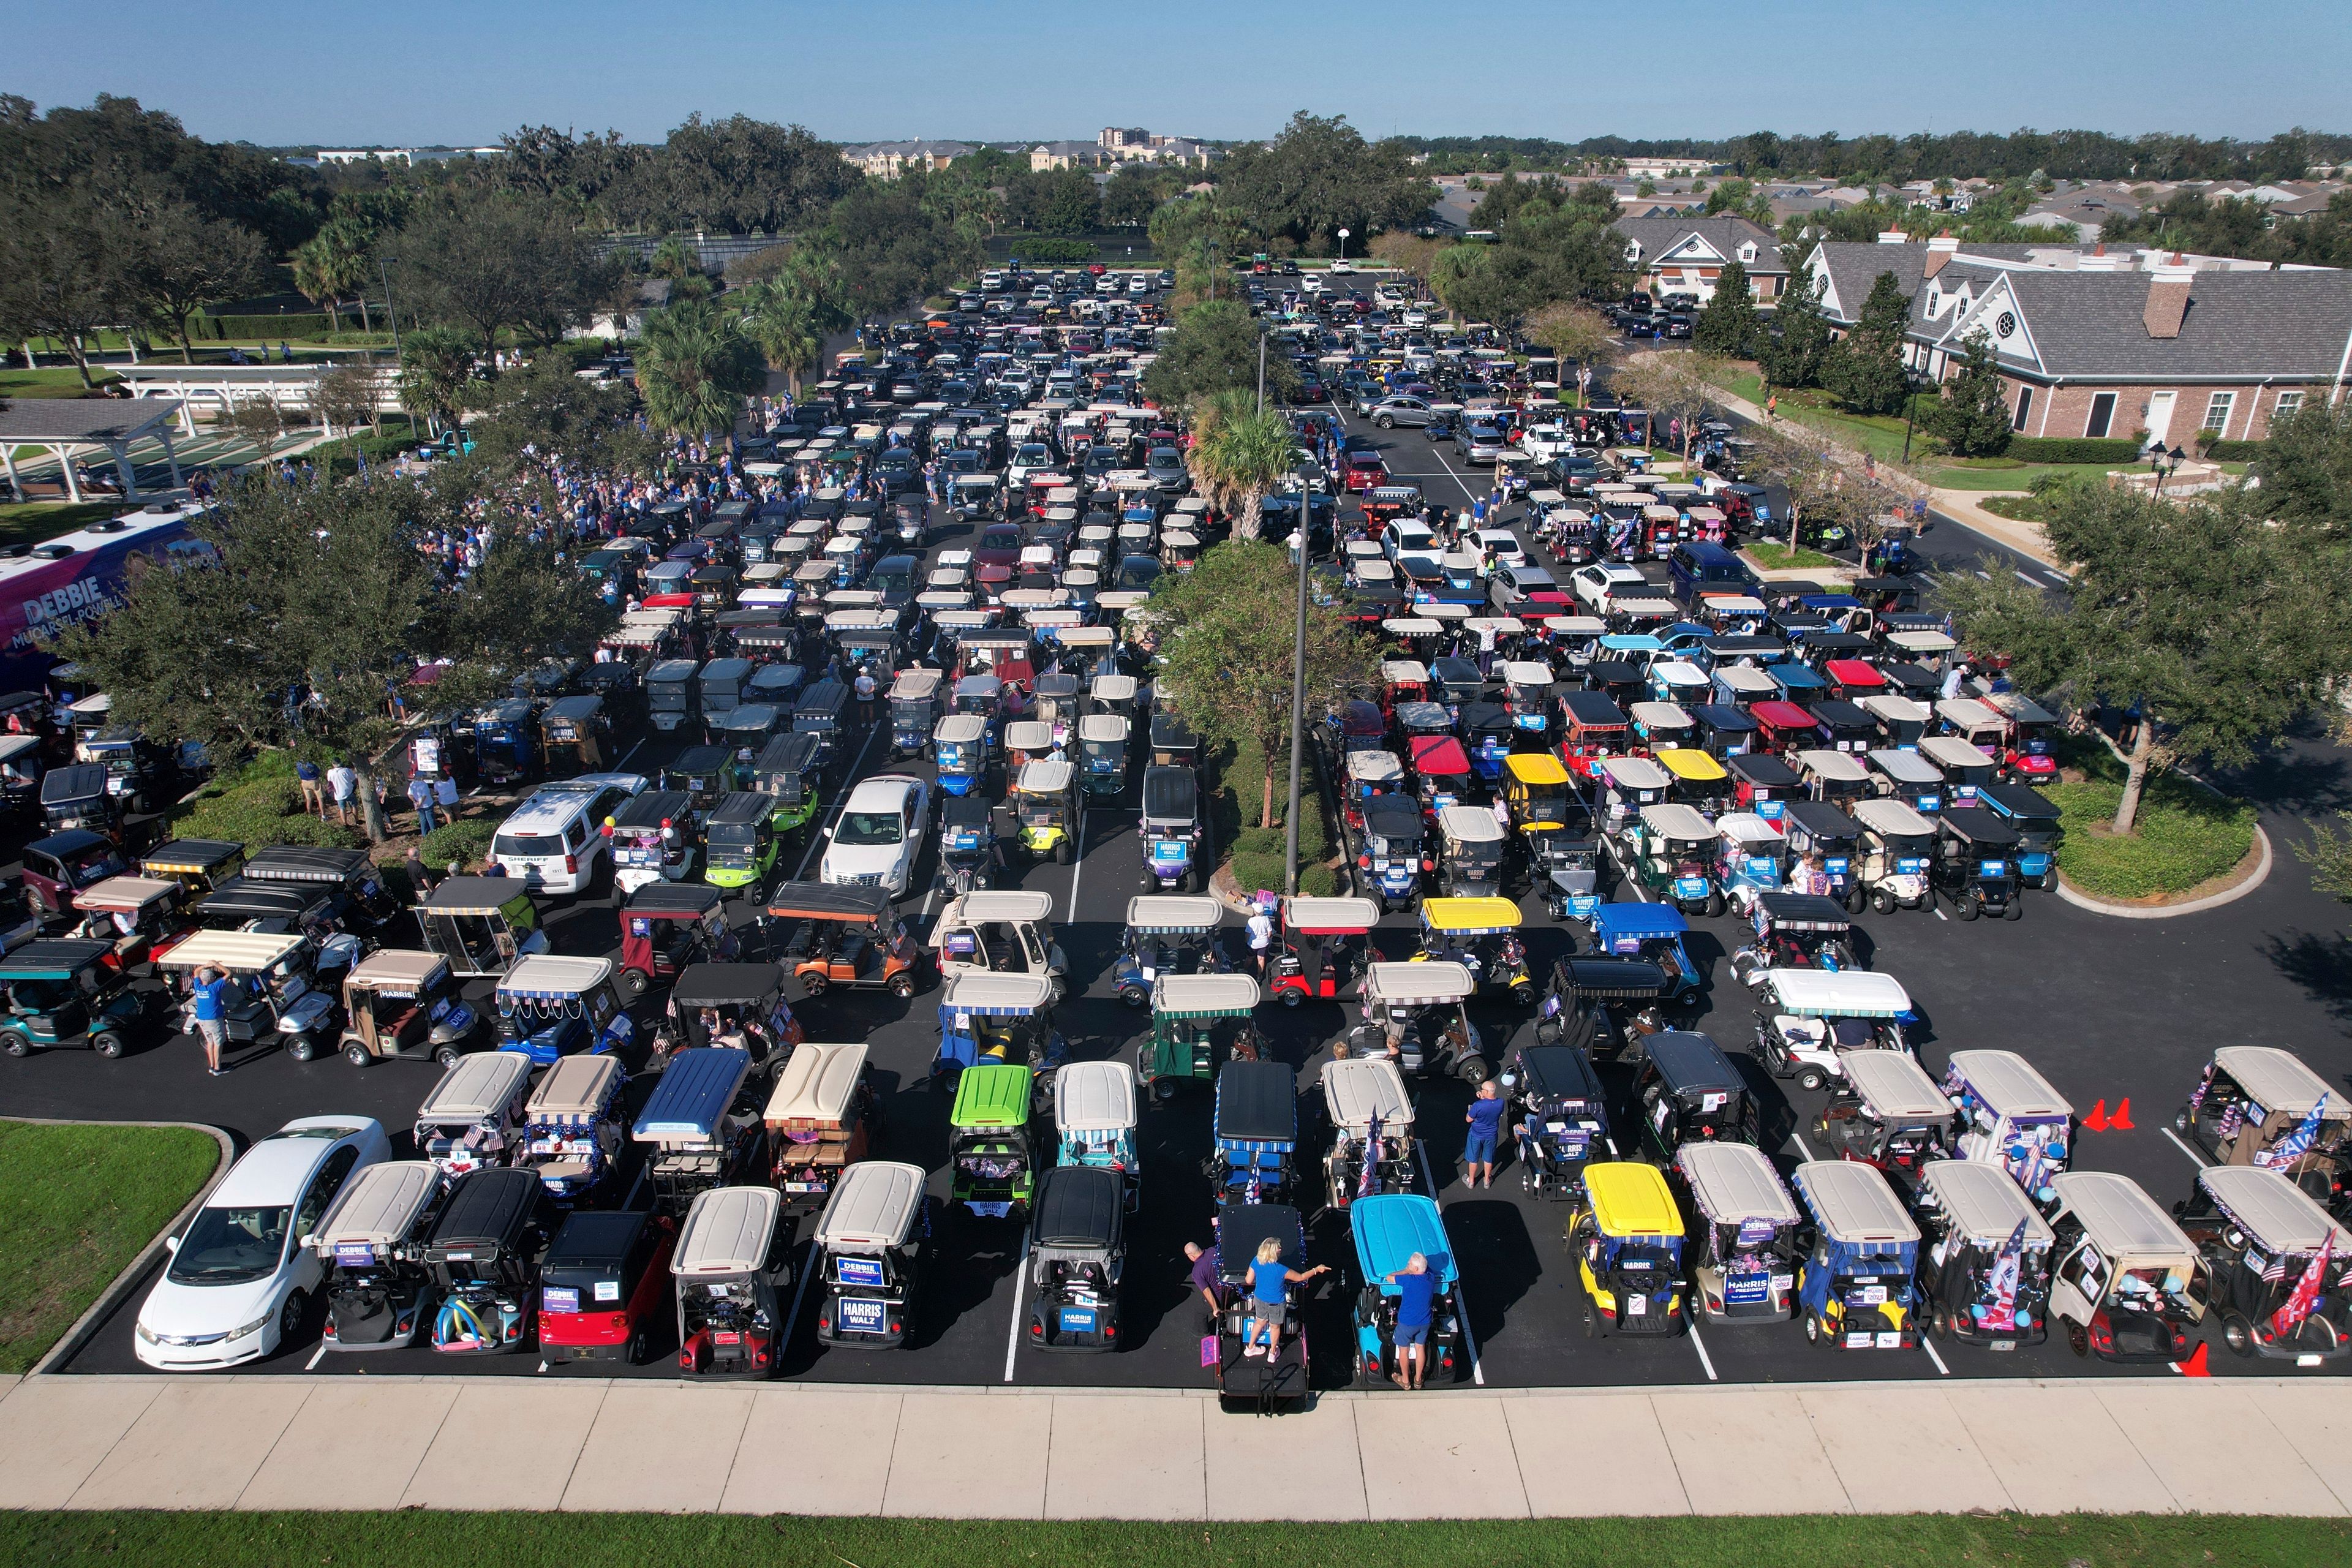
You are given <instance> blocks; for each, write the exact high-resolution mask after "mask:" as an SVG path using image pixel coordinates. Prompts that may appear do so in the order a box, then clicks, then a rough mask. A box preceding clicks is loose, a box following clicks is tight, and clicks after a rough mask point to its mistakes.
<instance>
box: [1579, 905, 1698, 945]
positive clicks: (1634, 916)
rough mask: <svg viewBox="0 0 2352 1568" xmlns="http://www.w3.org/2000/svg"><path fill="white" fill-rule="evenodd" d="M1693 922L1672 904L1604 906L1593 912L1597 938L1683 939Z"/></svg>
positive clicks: (1593, 931) (1594, 933)
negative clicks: (1666, 937)
mask: <svg viewBox="0 0 2352 1568" xmlns="http://www.w3.org/2000/svg"><path fill="white" fill-rule="evenodd" d="M1689 931H1690V921H1688V920H1686V919H1685V918H1684V916H1683V912H1682V910H1678V909H1675V907H1674V906H1673V905H1672V904H1603V905H1601V907H1600V908H1599V909H1597V910H1593V911H1592V933H1593V935H1594V936H1595V937H1600V938H1602V939H1604V940H1605V939H1606V938H1609V937H1621V936H1630V937H1664V936H1676V937H1678V936H1684V935H1687V934H1688V933H1689Z"/></svg>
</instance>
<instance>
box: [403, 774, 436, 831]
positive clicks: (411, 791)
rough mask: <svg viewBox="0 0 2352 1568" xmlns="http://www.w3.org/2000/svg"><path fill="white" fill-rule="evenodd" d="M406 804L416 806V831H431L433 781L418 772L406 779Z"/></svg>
mask: <svg viewBox="0 0 2352 1568" xmlns="http://www.w3.org/2000/svg"><path fill="white" fill-rule="evenodd" d="M408 804H409V805H413V806H415V808H416V831H417V833H418V834H419V835H420V836H421V835H424V834H428V833H431V832H432V831H433V826H434V824H433V781H432V780H431V779H428V778H426V777H425V775H424V774H422V773H419V774H417V775H416V777H415V778H413V779H410V780H409V781H408Z"/></svg>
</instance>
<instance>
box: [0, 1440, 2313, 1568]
mask: <svg viewBox="0 0 2352 1568" xmlns="http://www.w3.org/2000/svg"><path fill="white" fill-rule="evenodd" d="M669 1462H672V1463H677V1464H692V1463H694V1462H695V1461H694V1457H693V1456H692V1455H690V1454H686V1455H676V1456H672V1458H671V1459H670V1461H669ZM792 1462H793V1459H792V1457H791V1456H790V1455H785V1454H780V1455H778V1456H777V1457H776V1463H778V1464H779V1465H790V1464H791V1463H792ZM1592 1502H1593V1506H1594V1507H1596V1508H1602V1507H1606V1506H1608V1502H1609V1500H1608V1499H1607V1498H1605V1497H1601V1496H1596V1497H1594V1498H1593V1500H1592ZM2217 1524H2218V1527H2217ZM2348 1552H2352V1522H2347V1521H2344V1520H2331V1519H2274V1518H2264V1517H2248V1518H2233V1519H2231V1520H2228V1521H2213V1520H2210V1519H2198V1518H2182V1517H2178V1516H2168V1515H2164V1516H2159V1515H2145V1514H2125V1515H2100V1514H2073V1515H2064V1516H2058V1517H2039V1518H2036V1517H2028V1516H2024V1515H2020V1514H1997V1515H1983V1514H1979V1515H1954V1516H1941V1515H1935V1516H1918V1515H1891V1516H1884V1517H1873V1516H1868V1515H1864V1516H1859V1517H1853V1516H1845V1517H1837V1518H1822V1517H1819V1516H1806V1515H1798V1516H1794V1517H1788V1518H1754V1519H1607V1518H1601V1519H1580V1520H1556V1519H1541V1520H1508V1521H1483V1520H1433V1521H1425V1522H1416V1523H1409V1524H1408V1523H1385V1524H1304V1523H1297V1522H1287V1523H1284V1524H1282V1525H1281V1526H1279V1527H1278V1528H1276V1527H1271V1526H1269V1525H1267V1524H1265V1523H1263V1522H1255V1523H1254V1522H1243V1521H1235V1522H1231V1523H1216V1524H1202V1523H1190V1524H1143V1523H1119V1522H1113V1521H1086V1522H1060V1521H1054V1522H1034V1521H1024V1522H1020V1523H999V1522H982V1521H951V1520H915V1519H907V1520H898V1519H794V1518H761V1517H756V1516H744V1515H719V1516H716V1517H713V1516H709V1515H704V1516H682V1515H676V1514H581V1513H565V1514H541V1513H462V1514H461V1513H422V1512H415V1511H404V1512H398V1513H200V1512H172V1513H166V1512H148V1511H141V1512H98V1511H93V1512H86V1513H0V1560H5V1561H7V1562H10V1563H85V1562H86V1563H100V1562H108V1563H123V1562H138V1561H141V1560H146V1561H151V1562H158V1563H204V1564H205V1565H206V1568H241V1565H243V1564H247V1563H250V1564H253V1565H254V1568H279V1565H280V1564H284V1563H332V1564H333V1565H334V1568H378V1565H381V1568H439V1565H440V1564H444V1563H446V1564H450V1565H451V1568H460V1565H462V1568H474V1565H475V1564H477V1563H484V1562H491V1563H499V1564H501V1565H503V1568H542V1565H544V1568H608V1565H609V1568H640V1565H642V1564H644V1563H656V1562H657V1563H664V1564H667V1565H668V1568H699V1565H700V1564H704V1563H709V1564H711V1565H713V1568H744V1565H746V1564H751V1563H790V1564H792V1565H793V1568H812V1565H823V1568H831V1565H832V1564H834V1563H846V1564H848V1565H849V1568H992V1565H994V1564H1000V1563H1029V1562H1037V1563H1053V1564H1054V1565H1055V1568H1094V1565H1096V1564H1102V1565H1103V1568H1114V1565H1115V1568H1162V1565H1167V1568H1180V1565H1181V1568H1290V1565H1291V1564H1298V1565H1300V1568H1308V1565H1316V1568H1320V1565H1321V1564H1324V1563H1329V1562H1330V1561H1332V1560H1333V1559H1334V1558H1335V1557H1339V1556H1343V1555H1344V1556H1348V1557H1366V1558H1370V1559H1375V1560H1378V1561H1380V1562H1381V1563H1386V1564H1388V1565H1389V1568H1418V1565H1420V1564H1423V1563H1426V1564H1431V1565H1433V1568H1435V1565H1439V1564H1443V1565H1444V1568H1453V1565H1454V1564H1457V1563H1479V1564H1482V1565H1486V1568H1519V1565H1521V1564H1527V1565H1530V1568H1532V1565H1535V1564H1541V1565H1543V1568H1584V1565H1587V1564H1591V1565H1593V1568H1601V1565H1603V1564H1606V1565H1608V1568H1616V1565H1618V1564H1622V1563H1628V1562H1643V1563H1697V1562H1709V1561H1715V1560H1717V1559H1718V1558H1723V1559H1736V1560H1737V1561H1738V1563H1740V1564H1741V1568H1820V1564H1822V1563H1897V1562H1902V1563H1921V1564H1926V1565H1931V1568H1948V1565H1950V1568H1957V1565H1958V1564H1961V1563H1983V1564H1987V1565H1989V1568H2078V1565H2079V1568H2126V1565H2128V1568H2333V1565H2335V1564H2337V1563H2343V1562H2344V1561H2345V1560H2346V1557H2347V1553H2348Z"/></svg>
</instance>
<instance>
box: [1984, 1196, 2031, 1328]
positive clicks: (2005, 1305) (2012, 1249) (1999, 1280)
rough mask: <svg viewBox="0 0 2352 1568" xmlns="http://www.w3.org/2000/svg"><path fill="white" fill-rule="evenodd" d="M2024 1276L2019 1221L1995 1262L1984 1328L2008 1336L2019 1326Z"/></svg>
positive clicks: (1988, 1282) (1988, 1280) (2023, 1232)
mask: <svg viewBox="0 0 2352 1568" xmlns="http://www.w3.org/2000/svg"><path fill="white" fill-rule="evenodd" d="M2024 1274H2025V1221H2023V1220H2019V1221H2018V1222H2017V1228H2016V1229H2015V1230H2013V1231H2011V1232H2010V1233H2009V1239H2008V1240H2007V1241H2004V1242H2002V1243H2001V1244H2000V1253H1999V1254H1998V1255H1997V1256H1995V1257H1994V1258H1993V1260H1992V1274H1991V1276H1990V1278H1989V1279H1987V1280H1986V1283H1987V1284H1989V1285H1990V1286H1991V1287H1992V1305H1991V1306H1990V1307H1988V1308H1986V1309H1985V1318H1984V1326H1985V1327H1986V1328H1988V1329H1990V1330H1993V1331H1996V1332H2000V1333H2006V1332H2008V1331H2011V1330H2012V1329H2014V1328H2016V1327H2017V1286H2018V1281H2019V1280H2020V1279H2022V1278H2023V1277H2024Z"/></svg>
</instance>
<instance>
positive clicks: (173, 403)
mask: <svg viewBox="0 0 2352 1568" xmlns="http://www.w3.org/2000/svg"><path fill="white" fill-rule="evenodd" d="M180 408H181V405H180V402H179V400H178V399H177V398H170V397H79V398H73V397H20V398H17V399H16V401H14V402H13V403H10V404H9V405H7V406H5V407H0V467H5V469H6V471H7V475H8V485H9V488H10V489H13V490H15V491H16V496H17V498H18V499H19V500H22V499H23V498H24V495H25V484H24V480H23V479H22V478H21V477H20V476H19V475H18V474H17V472H16V448H17V447H20V446H21V447H42V448H43V449H45V450H46V451H47V452H48V453H49V454H50V455H51V456H53V457H55V458H57V460H58V470H59V472H60V473H62V474H63V476H64V478H65V487H66V495H67V496H68V499H70V500H76V501H79V500H82V499H83V496H82V491H81V479H80V476H79V475H78V474H76V473H75V472H74V454H75V453H76V452H79V451H84V450H87V449H88V448H89V447H104V448H106V450H107V451H108V452H110V453H111V454H112V455H113V458H114V471H115V472H116V473H118V474H120V475H121V476H122V499H123V500H138V499H139V481H138V479H137V478H136V477H135V476H134V475H133V474H132V473H131V443H133V442H135V441H145V440H151V439H159V440H161V441H162V442H163V460H164V461H165V462H167V463H169V464H171V466H172V488H173V489H179V488H181V483H182V481H181V479H180V458H179V455H178V454H177V453H175V452H173V450H172V420H173V416H175V415H177V414H178V413H179V412H180Z"/></svg>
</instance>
